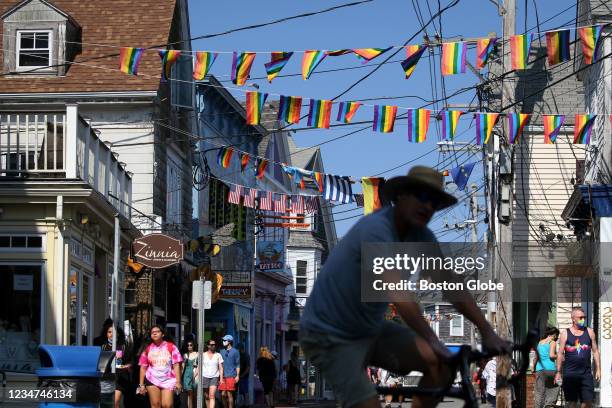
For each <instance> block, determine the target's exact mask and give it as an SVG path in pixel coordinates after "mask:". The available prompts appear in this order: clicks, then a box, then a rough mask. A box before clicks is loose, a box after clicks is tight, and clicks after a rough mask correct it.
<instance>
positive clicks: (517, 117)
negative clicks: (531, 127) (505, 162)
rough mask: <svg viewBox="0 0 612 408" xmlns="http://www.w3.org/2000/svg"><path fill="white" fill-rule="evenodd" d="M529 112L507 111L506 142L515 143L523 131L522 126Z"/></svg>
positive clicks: (525, 122)
mask: <svg viewBox="0 0 612 408" xmlns="http://www.w3.org/2000/svg"><path fill="white" fill-rule="evenodd" d="M530 117H531V114H529V113H509V114H508V142H509V143H510V144H516V143H517V142H518V141H519V139H520V137H521V133H522V132H523V128H524V127H525V125H526V124H527V122H528V121H529V118H530Z"/></svg>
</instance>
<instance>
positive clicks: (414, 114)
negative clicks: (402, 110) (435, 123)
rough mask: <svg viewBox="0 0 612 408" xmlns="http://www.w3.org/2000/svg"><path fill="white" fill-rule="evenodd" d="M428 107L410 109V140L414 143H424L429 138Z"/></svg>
mask: <svg viewBox="0 0 612 408" xmlns="http://www.w3.org/2000/svg"><path fill="white" fill-rule="evenodd" d="M430 113H431V111H430V110H428V109H408V141H409V142H413V143H423V142H424V141H425V139H426V138H427V129H428V128H429V115H430Z"/></svg>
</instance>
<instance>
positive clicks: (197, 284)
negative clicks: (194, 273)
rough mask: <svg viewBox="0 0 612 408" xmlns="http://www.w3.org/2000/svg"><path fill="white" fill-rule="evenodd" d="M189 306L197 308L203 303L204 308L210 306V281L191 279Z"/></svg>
mask: <svg viewBox="0 0 612 408" xmlns="http://www.w3.org/2000/svg"><path fill="white" fill-rule="evenodd" d="M191 289H192V290H191V308H192V309H199V308H200V304H202V303H204V309H210V308H211V307H212V304H211V299H212V282H211V281H205V282H202V281H201V280H197V281H193V283H192V286H191Z"/></svg>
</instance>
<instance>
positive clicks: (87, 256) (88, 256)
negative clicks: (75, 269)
mask: <svg viewBox="0 0 612 408" xmlns="http://www.w3.org/2000/svg"><path fill="white" fill-rule="evenodd" d="M82 255H83V262H85V263H86V264H88V265H93V250H92V249H91V248H89V247H88V246H87V245H83V252H82Z"/></svg>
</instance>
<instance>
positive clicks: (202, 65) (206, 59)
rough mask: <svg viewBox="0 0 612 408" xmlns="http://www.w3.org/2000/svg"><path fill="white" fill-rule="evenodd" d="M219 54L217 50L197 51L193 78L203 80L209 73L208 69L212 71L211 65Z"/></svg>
mask: <svg viewBox="0 0 612 408" xmlns="http://www.w3.org/2000/svg"><path fill="white" fill-rule="evenodd" d="M218 55H219V54H218V53H216V52H206V51H197V52H196V63H195V68H194V69H193V79H195V80H196V81H201V80H203V79H204V78H205V77H206V75H208V71H210V67H212V64H214V63H215V60H216V59H217V56H218Z"/></svg>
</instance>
